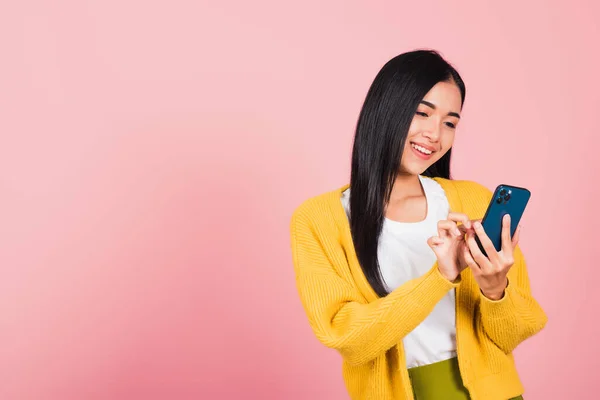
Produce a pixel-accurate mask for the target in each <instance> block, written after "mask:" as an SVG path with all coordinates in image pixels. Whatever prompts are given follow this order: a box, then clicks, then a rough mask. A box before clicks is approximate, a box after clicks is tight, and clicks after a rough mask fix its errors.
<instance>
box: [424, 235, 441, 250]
mask: <svg viewBox="0 0 600 400" xmlns="http://www.w3.org/2000/svg"><path fill="white" fill-rule="evenodd" d="M427 244H428V245H429V247H431V248H432V250H434V251H435V250H436V248H437V247H438V246H439V245H441V244H444V239H442V238H441V237H439V236H432V237H430V238H429V239H427Z"/></svg>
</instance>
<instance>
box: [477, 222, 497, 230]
mask: <svg viewBox="0 0 600 400" xmlns="http://www.w3.org/2000/svg"><path fill="white" fill-rule="evenodd" d="M496 221H497V220H496ZM473 225H474V226H475V228H477V229H479V228H481V222H479V221H477V222H475V223H474V224H473Z"/></svg>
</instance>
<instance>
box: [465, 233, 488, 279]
mask: <svg viewBox="0 0 600 400" xmlns="http://www.w3.org/2000/svg"><path fill="white" fill-rule="evenodd" d="M467 246H469V252H470V255H471V256H472V258H473V260H474V261H475V262H476V263H477V265H478V266H479V268H480V269H481V271H490V270H492V269H493V266H492V263H491V262H490V260H489V259H488V258H487V257H486V256H485V255H484V254H483V253H482V252H481V250H480V249H479V246H478V245H477V241H476V240H475V234H474V233H473V232H469V233H467Z"/></svg>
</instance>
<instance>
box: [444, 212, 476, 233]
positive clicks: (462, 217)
mask: <svg viewBox="0 0 600 400" xmlns="http://www.w3.org/2000/svg"><path fill="white" fill-rule="evenodd" d="M448 219H449V220H450V221H454V222H460V223H461V224H463V225H464V226H465V228H467V229H471V220H470V219H469V216H468V215H467V214H463V213H456V212H451V213H449V214H448Z"/></svg>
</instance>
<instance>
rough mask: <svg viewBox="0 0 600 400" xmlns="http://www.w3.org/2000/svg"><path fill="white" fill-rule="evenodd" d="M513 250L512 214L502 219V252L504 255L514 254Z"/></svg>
mask: <svg viewBox="0 0 600 400" xmlns="http://www.w3.org/2000/svg"><path fill="white" fill-rule="evenodd" d="M512 250H513V248H512V240H511V238H510V214H506V215H505V216H504V217H502V252H503V253H504V254H510V253H512ZM486 251H487V250H486Z"/></svg>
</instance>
